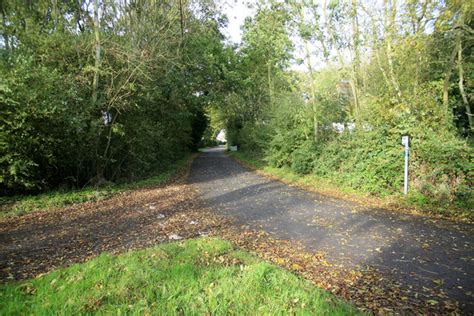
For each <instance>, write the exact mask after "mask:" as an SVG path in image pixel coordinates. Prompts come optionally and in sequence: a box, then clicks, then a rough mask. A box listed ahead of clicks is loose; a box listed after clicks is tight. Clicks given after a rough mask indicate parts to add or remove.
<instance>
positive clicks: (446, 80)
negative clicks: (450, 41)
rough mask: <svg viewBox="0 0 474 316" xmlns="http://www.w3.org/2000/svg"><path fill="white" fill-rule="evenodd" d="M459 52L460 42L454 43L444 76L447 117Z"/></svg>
mask: <svg viewBox="0 0 474 316" xmlns="http://www.w3.org/2000/svg"><path fill="white" fill-rule="evenodd" d="M457 54H458V43H456V44H455V45H454V48H453V51H452V52H451V56H450V57H449V64H448V68H447V69H446V75H445V76H444V82H443V108H444V116H445V117H446V118H447V115H448V112H449V81H450V80H451V74H452V73H453V68H454V65H455V60H456V55H457Z"/></svg>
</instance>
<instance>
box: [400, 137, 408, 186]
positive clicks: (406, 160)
mask: <svg viewBox="0 0 474 316" xmlns="http://www.w3.org/2000/svg"><path fill="white" fill-rule="evenodd" d="M408 139H409V138H408V136H402V144H403V145H405V174H404V182H403V193H404V194H405V195H407V194H408V143H409V140H408Z"/></svg>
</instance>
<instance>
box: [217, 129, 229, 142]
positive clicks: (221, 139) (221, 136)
mask: <svg viewBox="0 0 474 316" xmlns="http://www.w3.org/2000/svg"><path fill="white" fill-rule="evenodd" d="M216 140H217V141H219V142H222V143H226V142H227V138H226V137H225V129H221V130H220V131H219V134H217V137H216Z"/></svg>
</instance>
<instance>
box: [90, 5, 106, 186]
mask: <svg viewBox="0 0 474 316" xmlns="http://www.w3.org/2000/svg"><path fill="white" fill-rule="evenodd" d="M93 28H94V45H95V52H94V78H93V79H92V106H93V108H95V107H96V106H97V94H98V89H99V68H100V52H101V47H100V29H99V28H100V21H99V0H94V19H93ZM97 137H98V138H97V147H96V156H97V159H98V161H97V166H96V169H97V180H98V181H100V179H102V178H103V173H104V166H103V164H102V161H101V160H102V159H101V157H100V155H99V154H98V151H99V145H100V133H99V135H98V136H97Z"/></svg>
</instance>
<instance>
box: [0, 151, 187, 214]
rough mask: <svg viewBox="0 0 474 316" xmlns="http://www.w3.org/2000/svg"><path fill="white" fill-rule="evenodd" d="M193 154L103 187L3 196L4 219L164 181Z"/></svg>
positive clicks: (1, 207) (109, 195) (1, 203)
mask: <svg viewBox="0 0 474 316" xmlns="http://www.w3.org/2000/svg"><path fill="white" fill-rule="evenodd" d="M193 158H194V155H188V156H186V157H185V158H183V159H181V160H178V161H176V162H175V163H173V164H172V165H170V166H169V167H168V168H167V169H166V170H164V171H163V172H161V173H159V174H157V175H154V176H151V177H148V178H145V179H142V180H139V181H135V182H131V183H123V184H119V185H108V186H104V187H100V188H94V187H87V188H84V189H81V190H69V191H50V192H46V193H42V194H38V195H18V196H13V197H0V219H2V218H6V217H12V216H21V215H25V214H28V213H31V212H35V211H45V210H50V209H55V208H58V207H63V206H66V205H70V204H74V203H82V202H87V201H100V200H104V199H108V198H110V197H112V196H114V195H116V194H118V193H121V192H124V191H128V190H133V189H139V188H144V187H151V186H157V185H161V184H163V183H165V182H167V181H169V180H170V179H172V178H173V177H174V176H176V175H177V174H178V173H179V172H180V171H182V170H184V169H185V168H186V167H187V166H188V165H189V163H190V162H191V160H192V159H193Z"/></svg>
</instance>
